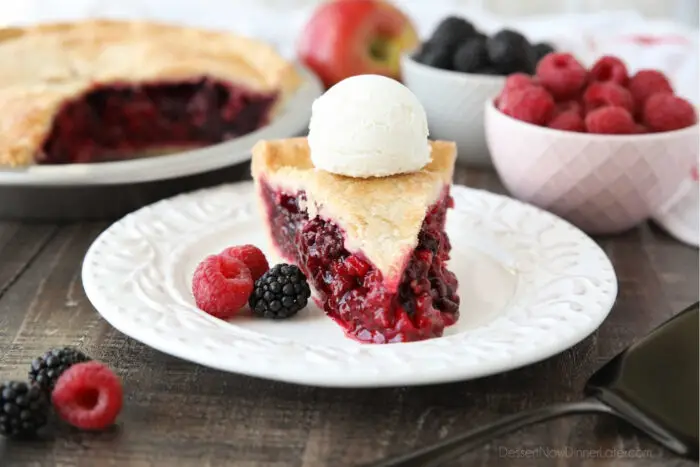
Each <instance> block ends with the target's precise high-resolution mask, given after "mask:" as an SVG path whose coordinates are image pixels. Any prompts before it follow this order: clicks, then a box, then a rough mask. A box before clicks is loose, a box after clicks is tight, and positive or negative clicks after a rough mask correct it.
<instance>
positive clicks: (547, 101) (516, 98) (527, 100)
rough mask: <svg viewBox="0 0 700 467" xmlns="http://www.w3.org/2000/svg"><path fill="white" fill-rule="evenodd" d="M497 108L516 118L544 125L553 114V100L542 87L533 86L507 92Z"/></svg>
mask: <svg viewBox="0 0 700 467" xmlns="http://www.w3.org/2000/svg"><path fill="white" fill-rule="evenodd" d="M499 108H500V110H501V111H502V112H503V113H504V114H506V115H510V116H511V117H513V118H517V119H518V120H522V121H524V122H528V123H534V124H535V125H545V124H546V123H547V122H548V121H549V119H550V118H552V115H553V114H554V100H553V99H552V96H550V95H549V93H548V92H547V91H545V90H544V89H543V88H541V87H539V86H533V87H529V88H523V89H517V90H515V91H512V92H509V93H508V94H507V95H506V97H505V98H504V99H503V100H502V101H501V102H500V106H499Z"/></svg>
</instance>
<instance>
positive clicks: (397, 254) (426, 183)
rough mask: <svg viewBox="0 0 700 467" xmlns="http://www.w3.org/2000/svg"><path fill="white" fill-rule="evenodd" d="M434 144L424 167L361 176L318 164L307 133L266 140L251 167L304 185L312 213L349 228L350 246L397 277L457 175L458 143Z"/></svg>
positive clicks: (257, 175) (292, 185)
mask: <svg viewBox="0 0 700 467" xmlns="http://www.w3.org/2000/svg"><path fill="white" fill-rule="evenodd" d="M431 148H432V155H433V160H432V162H431V163H430V164H428V165H427V166H426V167H425V168H424V169H423V170H421V171H419V172H415V173H411V174H403V175H396V176H391V177H382V178H370V179H356V178H350V177H343V176H338V175H333V174H330V173H328V172H324V171H322V170H316V169H314V167H313V165H312V164H311V159H310V156H309V147H308V143H307V141H306V138H292V139H286V140H276V141H261V142H259V143H258V144H256V145H255V147H254V148H253V159H252V165H251V171H252V174H253V178H254V180H255V181H256V183H259V181H260V180H261V179H265V180H266V181H267V182H269V183H271V184H272V185H273V186H275V187H278V188H280V189H282V190H285V191H289V192H296V191H300V190H304V191H305V192H306V198H307V209H308V211H309V215H310V216H311V217H314V216H315V215H320V216H322V217H325V218H329V219H331V220H332V221H333V222H334V223H336V224H337V225H339V226H340V227H341V228H342V229H343V230H344V231H345V232H346V241H345V246H346V248H347V249H348V250H349V251H351V252H354V251H361V252H362V253H363V254H364V255H365V256H366V257H367V258H368V259H369V260H370V261H372V263H373V264H374V265H375V266H376V267H377V268H378V269H379V270H380V271H382V273H383V275H384V277H385V279H389V280H392V279H394V280H398V279H399V278H400V275H401V273H402V272H403V268H404V267H405V260H406V258H407V257H408V255H410V254H411V253H412V252H413V250H414V249H415V247H416V245H417V242H418V233H419V231H420V228H421V226H422V224H423V220H424V219H425V215H426V212H427V210H428V208H429V207H430V206H431V205H432V204H434V203H435V202H436V201H437V200H438V198H439V197H440V196H441V194H442V193H443V190H444V188H445V186H446V185H449V184H450V183H451V181H452V175H453V170H454V162H455V158H456V154H457V150H456V145H455V144H454V143H452V142H447V141H433V142H431Z"/></svg>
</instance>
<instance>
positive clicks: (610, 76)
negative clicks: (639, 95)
mask: <svg viewBox="0 0 700 467" xmlns="http://www.w3.org/2000/svg"><path fill="white" fill-rule="evenodd" d="M588 76H590V80H591V81H602V82H612V83H617V84H619V85H620V86H626V85H627V82H628V81H629V75H628V74H627V67H626V66H625V64H624V63H623V62H622V60H620V59H619V58H617V57H612V56H610V55H604V56H602V57H600V58H599V59H598V61H597V62H595V64H594V65H593V67H592V68H591V71H590V72H589V74H588Z"/></svg>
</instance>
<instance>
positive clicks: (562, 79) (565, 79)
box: [536, 52, 587, 101]
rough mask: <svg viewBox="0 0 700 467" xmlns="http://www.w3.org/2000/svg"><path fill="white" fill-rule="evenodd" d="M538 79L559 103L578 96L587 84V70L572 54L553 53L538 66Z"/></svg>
mask: <svg viewBox="0 0 700 467" xmlns="http://www.w3.org/2000/svg"><path fill="white" fill-rule="evenodd" d="M536 74H537V78H538V80H539V82H540V83H542V85H543V86H544V87H545V88H547V89H548V90H549V92H550V93H551V94H552V96H554V98H555V99H556V100H558V101H560V100H565V99H570V98H572V97H574V96H576V95H577V94H578V93H579V92H580V91H581V89H582V88H583V86H584V85H585V84H586V79H587V75H586V69H585V68H584V67H583V65H581V64H580V63H579V62H578V61H577V60H576V59H575V58H574V57H573V55H571V54H568V53H556V52H555V53H551V54H549V55H547V56H545V57H544V58H542V60H540V62H539V63H538V64H537V72H536Z"/></svg>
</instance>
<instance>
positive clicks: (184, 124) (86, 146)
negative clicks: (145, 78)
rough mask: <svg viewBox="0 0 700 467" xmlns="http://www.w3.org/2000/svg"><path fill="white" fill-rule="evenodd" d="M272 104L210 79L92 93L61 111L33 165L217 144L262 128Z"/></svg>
mask: <svg viewBox="0 0 700 467" xmlns="http://www.w3.org/2000/svg"><path fill="white" fill-rule="evenodd" d="M276 99H277V95H276V93H258V92H254V91H250V90H247V89H245V88H242V87H240V86H237V85H233V84H231V83H228V82H225V81H218V80H216V79H211V78H208V77H201V78H198V79H193V80H191V81H181V82H152V83H143V84H138V85H134V84H131V83H119V82H117V83H110V84H105V85H98V86H96V87H94V88H93V89H91V90H90V91H88V92H87V93H85V94H83V95H82V96H80V97H78V98H75V99H72V100H69V101H66V102H65V103H64V104H63V106H62V107H61V109H60V110H59V111H58V113H57V115H56V117H55V118H54V121H53V124H52V128H51V131H50V132H49V134H48V136H47V138H46V140H45V141H44V143H43V145H42V148H41V151H40V154H39V156H38V158H37V160H38V162H39V163H41V164H65V163H86V162H99V161H104V160H113V159H119V158H122V159H123V158H125V157H129V156H134V155H136V154H137V153H139V152H146V151H154V150H159V149H177V148H180V149H181V148H192V147H200V146H206V145H210V144H216V143H220V142H222V141H226V140H228V139H231V138H235V137H238V136H241V135H244V134H246V133H250V132H252V131H254V130H256V129H258V128H260V127H261V126H262V125H264V124H266V123H267V120H268V117H269V113H270V110H271V108H272V106H273V104H274V103H275V101H276Z"/></svg>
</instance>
